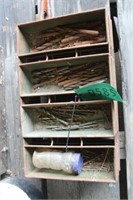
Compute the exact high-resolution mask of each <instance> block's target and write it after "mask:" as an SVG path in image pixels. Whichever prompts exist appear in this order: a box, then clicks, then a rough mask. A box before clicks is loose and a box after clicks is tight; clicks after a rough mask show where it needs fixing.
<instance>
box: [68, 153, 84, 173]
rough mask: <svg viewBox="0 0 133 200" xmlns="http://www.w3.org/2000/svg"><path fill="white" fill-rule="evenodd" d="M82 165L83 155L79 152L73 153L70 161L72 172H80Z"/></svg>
mask: <svg viewBox="0 0 133 200" xmlns="http://www.w3.org/2000/svg"><path fill="white" fill-rule="evenodd" d="M82 166H83V157H82V155H81V154H80V153H74V154H73V157H72V162H71V171H72V174H77V175H78V174H80V173H81V170H82Z"/></svg>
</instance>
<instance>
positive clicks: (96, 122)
mask: <svg viewBox="0 0 133 200" xmlns="http://www.w3.org/2000/svg"><path fill="white" fill-rule="evenodd" d="M72 109H73V104H71V105H67V104H64V105H60V106H59V105H57V106H56V105H54V106H52V105H51V106H44V107H24V108H21V116H22V118H21V121H22V122H23V123H22V132H23V135H24V136H25V135H26V134H29V133H34V132H38V134H39V133H40V132H44V134H45V132H46V133H47V136H49V135H50V134H52V133H54V132H55V134H56V135H58V133H59V134H61V133H62V134H64V133H65V134H66V132H68V130H69V127H70V120H71V115H72ZM111 109H112V104H111V102H107V101H106V103H103V102H102V101H101V102H99V103H98V102H92V103H88V104H76V107H75V113H74V119H73V123H72V125H71V133H72V134H74V133H75V134H76V133H77V132H79V133H81V135H82V133H84V134H87V135H89V134H90V135H91V132H92V131H93V132H95V131H96V132H98V130H99V132H102V131H103V132H104V134H105V135H106V131H107V135H108V134H109V132H108V130H110V132H111V131H112V135H113V134H114V133H113V130H112V128H113V125H112V115H113V113H112V110H111ZM45 135H46V134H45ZM33 136H34V135H33Z"/></svg>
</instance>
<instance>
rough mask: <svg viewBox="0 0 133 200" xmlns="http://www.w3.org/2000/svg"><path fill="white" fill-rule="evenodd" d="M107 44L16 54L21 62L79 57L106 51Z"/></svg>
mask: <svg viewBox="0 0 133 200" xmlns="http://www.w3.org/2000/svg"><path fill="white" fill-rule="evenodd" d="M108 52H109V49H108V44H97V45H90V46H89V47H88V46H86V45H84V46H83V47H75V48H69V49H68V48H65V49H57V50H46V51H41V52H37V53H34V52H33V53H28V54H24V55H18V57H19V59H20V62H21V63H34V62H40V61H47V60H57V59H62V58H71V57H81V56H85V55H93V54H102V53H108Z"/></svg>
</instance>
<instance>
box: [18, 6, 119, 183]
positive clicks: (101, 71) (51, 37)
mask: <svg viewBox="0 0 133 200" xmlns="http://www.w3.org/2000/svg"><path fill="white" fill-rule="evenodd" d="M86 29H88V31H89V30H90V29H92V33H93V34H92V33H91V34H90V35H89V34H88V33H84V32H85V30H86ZM82 30H84V31H82ZM96 33H97V35H96ZM72 37H74V41H73V40H72ZM17 38H18V45H17V47H18V57H19V60H20V63H19V86H20V99H21V125H22V134H23V140H24V143H23V148H24V164H25V175H26V176H27V177H33V178H34V177H36V178H45V179H62V180H75V181H97V182H115V181H116V180H117V178H118V174H119V140H118V111H117V103H116V102H114V101H107V100H95V101H82V100H81V99H80V98H78V100H77V102H76V110H75V116H74V122H73V125H72V127H71V133H70V139H69V143H68V150H69V151H70V150H74V151H75V152H81V153H82V155H83V158H84V165H83V170H82V172H81V174H80V175H78V176H74V175H68V174H63V172H61V171H52V170H46V169H43V170H38V169H36V168H35V167H34V166H33V163H32V155H33V152H34V150H35V149H36V148H40V147H41V148H44V150H45V149H46V148H49V149H61V150H65V146H66V140H67V133H68V127H69V123H70V119H71V113H72V109H73V105H74V99H75V89H77V88H79V87H81V86H84V85H86V84H88V83H93V82H96V81H101V80H102V81H103V80H104V81H106V82H108V83H110V84H111V85H112V86H114V87H116V76H115V63H114V52H113V40H112V26H111V20H110V15H109V14H108V12H107V11H106V9H104V8H103V9H97V10H92V11H89V12H83V13H78V14H72V15H67V16H63V17H57V18H51V19H45V20H42V21H37V22H32V23H26V24H20V25H18V37H17ZM68 38H69V42H64V41H67V40H66V39H68ZM87 41H88V42H87ZM64 43H65V45H64ZM48 44H49V45H48ZM97 158H98V159H97ZM86 163H87V164H86Z"/></svg>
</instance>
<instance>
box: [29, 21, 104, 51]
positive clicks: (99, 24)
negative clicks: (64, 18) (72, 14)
mask: <svg viewBox="0 0 133 200" xmlns="http://www.w3.org/2000/svg"><path fill="white" fill-rule="evenodd" d="M102 42H106V29H105V23H104V22H103V21H96V22H84V23H80V24H72V25H64V26H57V27H54V28H52V29H48V30H44V31H41V32H37V33H32V34H30V35H29V44H30V46H31V49H32V51H35V52H36V51H42V50H47V49H57V48H64V47H72V46H80V45H89V44H95V43H102Z"/></svg>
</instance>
